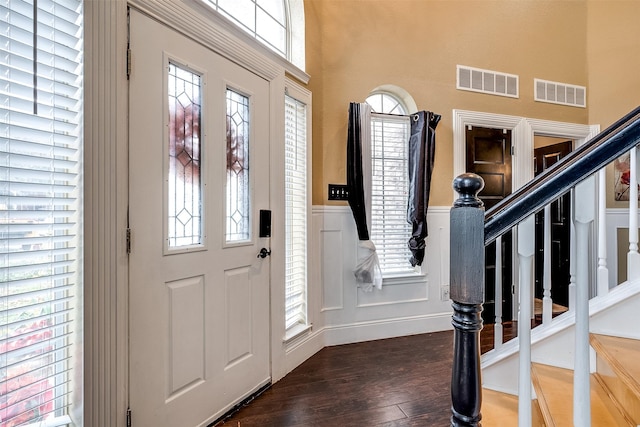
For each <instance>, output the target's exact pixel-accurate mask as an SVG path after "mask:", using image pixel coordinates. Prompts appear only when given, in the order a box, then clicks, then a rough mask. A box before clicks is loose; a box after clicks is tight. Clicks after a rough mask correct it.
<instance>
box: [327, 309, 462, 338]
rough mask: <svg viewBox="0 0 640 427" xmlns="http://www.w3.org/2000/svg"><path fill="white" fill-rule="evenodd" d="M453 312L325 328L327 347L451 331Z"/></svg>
mask: <svg viewBox="0 0 640 427" xmlns="http://www.w3.org/2000/svg"><path fill="white" fill-rule="evenodd" d="M452 328H453V326H452V325H451V312H443V313H435V314H426V315H422V316H410V317H397V318H393V319H381V320H371V321H367V322H355V323H351V324H343V325H332V326H327V327H325V328H324V334H325V345H326V346H333V345H341V344H349V343H354V342H362V341H371V340H379V339H385V338H395V337H401V336H406V335H416V334H424V333H428V332H439V331H447V330H451V329H452Z"/></svg>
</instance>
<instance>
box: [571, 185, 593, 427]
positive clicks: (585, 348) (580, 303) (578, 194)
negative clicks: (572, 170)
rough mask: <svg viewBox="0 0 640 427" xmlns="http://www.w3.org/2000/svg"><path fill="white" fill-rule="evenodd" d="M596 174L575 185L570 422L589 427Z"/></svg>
mask: <svg viewBox="0 0 640 427" xmlns="http://www.w3.org/2000/svg"><path fill="white" fill-rule="evenodd" d="M594 194H595V177H593V176H591V177H589V178H587V179H586V180H584V181H583V182H581V183H580V184H578V185H577V186H576V188H575V200H576V203H575V204H576V209H575V210H574V216H573V217H574V222H575V226H576V247H577V254H576V255H577V259H576V276H577V278H576V303H575V306H576V308H575V312H576V325H575V334H576V337H575V346H576V347H575V362H574V373H573V425H574V426H581V427H589V426H591V399H590V393H591V392H590V390H591V388H590V383H589V228H590V227H591V224H592V223H593V221H594V220H595V200H593V197H594Z"/></svg>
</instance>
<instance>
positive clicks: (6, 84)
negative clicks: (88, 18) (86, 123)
mask: <svg viewBox="0 0 640 427" xmlns="http://www.w3.org/2000/svg"><path fill="white" fill-rule="evenodd" d="M0 16H1V17H0V40H1V43H0V70H1V72H0V101H1V102H0V115H1V116H2V120H0V424H1V425H2V426H4V427H12V426H16V425H23V424H34V425H35V424H36V423H42V425H45V424H46V425H49V426H51V425H66V424H67V423H69V422H70V419H69V417H68V416H67V412H68V407H69V405H70V402H71V396H72V393H73V390H72V378H73V377H74V376H76V377H77V376H78V375H79V374H78V373H74V369H75V367H76V366H77V367H78V369H81V363H82V360H78V358H77V355H78V354H79V352H78V350H76V349H75V348H74V345H75V343H74V337H75V336H76V334H77V332H78V329H77V327H76V325H75V324H74V322H75V320H76V312H78V311H79V310H80V309H81V307H80V306H79V304H80V298H79V296H80V295H81V292H80V291H79V287H80V286H81V272H80V268H79V258H80V245H81V236H80V223H81V216H80V212H81V204H82V203H81V187H80V184H81V177H80V172H81V165H80V162H81V135H82V132H81V130H82V43H83V42H82V1H80V0H4V1H2V2H0ZM38 425H41V424H38Z"/></svg>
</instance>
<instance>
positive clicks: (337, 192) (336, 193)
mask: <svg viewBox="0 0 640 427" xmlns="http://www.w3.org/2000/svg"><path fill="white" fill-rule="evenodd" d="M329 200H349V187H347V186H346V185H343V184H329Z"/></svg>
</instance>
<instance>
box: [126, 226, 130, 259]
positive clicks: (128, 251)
mask: <svg viewBox="0 0 640 427" xmlns="http://www.w3.org/2000/svg"><path fill="white" fill-rule="evenodd" d="M126 233H127V237H126V238H127V243H126V245H127V255H128V254H130V253H131V229H130V228H127V231H126Z"/></svg>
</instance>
